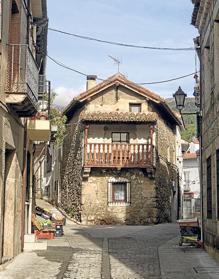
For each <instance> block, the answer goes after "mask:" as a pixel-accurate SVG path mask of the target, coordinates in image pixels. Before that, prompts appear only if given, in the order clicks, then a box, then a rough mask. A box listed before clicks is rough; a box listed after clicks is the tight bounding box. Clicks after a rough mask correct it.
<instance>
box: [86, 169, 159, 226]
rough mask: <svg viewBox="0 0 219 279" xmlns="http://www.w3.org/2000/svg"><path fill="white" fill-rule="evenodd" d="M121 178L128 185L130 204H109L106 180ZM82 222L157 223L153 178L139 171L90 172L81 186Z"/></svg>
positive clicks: (111, 170)
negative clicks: (128, 183)
mask: <svg viewBox="0 0 219 279" xmlns="http://www.w3.org/2000/svg"><path fill="white" fill-rule="evenodd" d="M112 177H113V178H115V179H119V178H120V179H121V178H124V179H126V180H128V181H129V182H130V205H125V204H124V205H112V204H110V205H109V203H108V181H109V179H110V178H112ZM82 185H83V186H82V196H83V199H82V222H83V223H95V224H112V223H126V224H148V223H156V222H157V210H156V191H155V184H154V179H149V178H148V177H146V176H145V174H144V173H143V171H142V170H138V169H122V170H115V169H114V170H113V169H102V168H101V169H92V171H91V174H90V177H89V178H88V180H87V181H83V184H82Z"/></svg>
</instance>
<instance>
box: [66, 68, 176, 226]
mask: <svg viewBox="0 0 219 279" xmlns="http://www.w3.org/2000/svg"><path fill="white" fill-rule="evenodd" d="M64 113H65V115H66V116H67V118H68V121H67V126H68V135H67V137H66V138H65V142H64V144H63V161H62V185H61V206H62V207H63V208H64V210H65V211H66V212H67V213H69V214H71V215H72V216H74V218H76V219H77V220H78V221H81V222H82V223H100V224H109V223H126V224H147V223H158V222H169V221H171V220H173V221H174V220H176V218H177V217H178V207H179V204H178V201H179V197H178V193H179V192H180V191H179V189H178V188H179V187H178V186H179V184H178V183H179V177H178V168H177V166H176V149H177V146H176V129H177V127H178V126H180V122H179V120H178V118H177V117H176V116H175V114H174V113H173V112H172V111H171V109H170V108H169V107H168V105H167V104H166V103H165V101H164V99H162V98H161V97H159V96H158V95H157V94H155V93H153V92H151V91H149V90H148V89H145V88H143V87H141V86H139V85H137V84H135V83H134V82H131V81H129V80H127V79H126V78H125V76H123V75H122V74H120V73H118V74H116V75H114V76H112V77H110V78H108V79H107V80H105V81H103V82H101V83H99V84H96V76H88V77H87V90H86V91H85V92H84V93H82V94H80V95H79V96H77V97H76V98H74V99H73V100H72V102H71V103H70V104H69V105H68V106H67V107H66V109H65V110H64Z"/></svg>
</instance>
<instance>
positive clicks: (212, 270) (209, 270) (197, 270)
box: [193, 266, 219, 274]
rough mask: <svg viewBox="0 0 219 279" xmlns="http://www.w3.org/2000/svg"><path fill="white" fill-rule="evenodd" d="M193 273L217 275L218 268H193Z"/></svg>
mask: <svg viewBox="0 0 219 279" xmlns="http://www.w3.org/2000/svg"><path fill="white" fill-rule="evenodd" d="M193 270H194V271H195V273H218V274H219V267H216V266H207V267H193Z"/></svg>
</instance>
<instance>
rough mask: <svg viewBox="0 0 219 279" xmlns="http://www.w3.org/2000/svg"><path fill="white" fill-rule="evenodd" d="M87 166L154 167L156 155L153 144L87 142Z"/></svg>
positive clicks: (85, 158)
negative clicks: (154, 154)
mask: <svg viewBox="0 0 219 279" xmlns="http://www.w3.org/2000/svg"><path fill="white" fill-rule="evenodd" d="M84 161H85V162H84V165H85V167H132V168H146V167H152V166H153V161H154V156H153V146H152V145H151V144H114V143H112V144H111V143H87V144H86V145H85V156H84Z"/></svg>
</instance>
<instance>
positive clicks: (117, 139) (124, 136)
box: [112, 132, 129, 143]
mask: <svg viewBox="0 0 219 279" xmlns="http://www.w3.org/2000/svg"><path fill="white" fill-rule="evenodd" d="M112 142H113V143H129V133H117V132H116V133H114V132H113V133H112Z"/></svg>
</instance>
